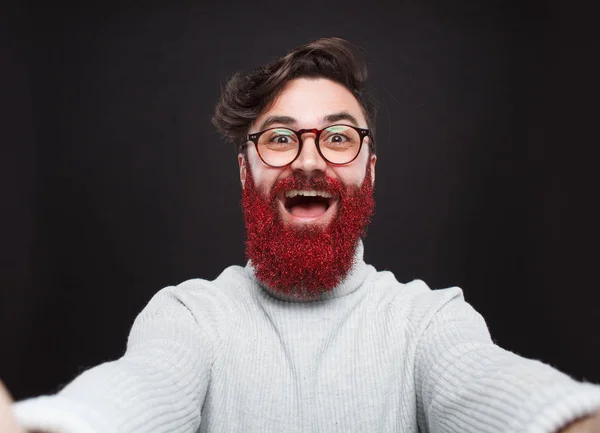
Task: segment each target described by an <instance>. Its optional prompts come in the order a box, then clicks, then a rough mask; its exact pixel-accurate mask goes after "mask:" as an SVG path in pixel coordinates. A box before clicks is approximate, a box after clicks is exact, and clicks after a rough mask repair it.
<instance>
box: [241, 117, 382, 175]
mask: <svg viewBox="0 0 600 433" xmlns="http://www.w3.org/2000/svg"><path fill="white" fill-rule="evenodd" d="M334 126H345V127H348V128H352V129H354V130H355V131H356V132H358V135H360V145H359V146H358V151H357V152H356V155H354V158H352V159H351V160H350V161H348V162H341V163H340V162H331V161H330V160H328V159H327V158H325V156H323V152H321V146H320V145H319V137H320V136H321V133H322V132H323V131H325V130H326V129H329V128H331V127H334ZM274 129H287V130H288V131H292V132H293V133H294V134H296V136H297V137H298V153H297V154H296V156H294V158H293V159H292V160H291V161H290V162H288V163H287V164H283V165H272V164H269V163H268V162H266V161H265V160H264V159H263V157H262V155H261V154H260V150H258V139H259V138H260V136H261V135H263V134H264V133H265V132H268V131H272V130H274ZM307 132H310V133H312V134H315V145H316V146H317V152H319V155H320V156H321V158H323V159H324V160H325V161H326V162H327V163H328V164H331V165H346V164H350V163H351V162H352V161H354V160H355V159H356V158H358V155H359V154H360V151H361V149H362V145H363V143H364V141H365V137H369V138H370V139H371V140H370V141H369V146H370V148H371V150H372V151H374V148H373V137H372V135H371V131H369V130H368V129H364V128H358V127H356V126H352V125H345V124H343V123H339V124H335V125H329V126H326V127H325V128H323V129H316V128H308V129H299V130H298V131H295V130H293V129H291V128H287V127H285V126H277V127H274V128H268V129H265V130H264V131H260V132H255V133H254V134H248V137H247V141H246V143H244V146H245V145H246V144H247V143H248V141H251V142H252V143H254V147H255V148H256V153H257V154H258V157H259V158H260V160H261V161H262V162H264V163H265V164H266V165H268V166H269V167H273V168H281V167H285V166H286V165H290V164H291V163H293V162H294V161H295V160H296V159H297V158H298V156H300V153H301V152H302V145H303V144H304V141H303V140H302V135H303V134H306V133H307ZM242 147H243V146H242Z"/></svg>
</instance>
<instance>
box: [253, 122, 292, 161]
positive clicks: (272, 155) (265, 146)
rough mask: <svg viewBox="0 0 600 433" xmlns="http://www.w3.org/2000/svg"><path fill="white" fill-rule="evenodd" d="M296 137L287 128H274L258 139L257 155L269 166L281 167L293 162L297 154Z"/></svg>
mask: <svg viewBox="0 0 600 433" xmlns="http://www.w3.org/2000/svg"><path fill="white" fill-rule="evenodd" d="M298 145H299V143H298V136H297V135H296V133H295V132H294V131H292V130H290V129H287V128H274V129H269V130H267V131H265V132H264V133H263V134H262V135H261V136H260V137H259V138H258V153H259V154H260V156H261V157H262V159H263V160H264V161H265V162H266V163H267V164H269V165H274V166H283V165H287V164H289V163H290V162H292V161H293V160H294V158H295V157H296V155H297V154H298Z"/></svg>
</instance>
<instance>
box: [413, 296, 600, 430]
mask: <svg viewBox="0 0 600 433" xmlns="http://www.w3.org/2000/svg"><path fill="white" fill-rule="evenodd" d="M416 389H417V396H418V407H419V422H420V424H421V426H422V428H423V429H424V430H425V431H428V432H436V433H441V432H444V433H446V432H461V433H466V432H473V433H475V432H477V433H492V432H507V431H511V432H528V433H555V432H558V431H560V430H561V429H563V428H565V426H567V425H568V424H569V423H571V422H573V421H574V420H576V419H579V418H582V417H585V416H588V415H590V414H592V413H594V412H595V411H597V410H598V409H600V387H598V386H596V385H591V384H584V383H579V382H576V381H574V380H573V379H571V378H570V377H568V376H567V375H565V374H563V373H561V372H559V371H557V370H555V369H553V368H552V367H550V366H548V365H546V364H544V363H542V362H539V361H534V360H530V359H525V358H522V357H520V356H518V355H516V354H514V353H511V352H509V351H506V350H503V349H501V348H500V347H498V346H496V345H495V344H494V343H493V342H492V340H491V338H490V336H489V333H488V330H487V326H486V324H485V322H484V321H483V319H482V317H481V316H480V315H479V314H478V313H477V312H476V311H474V310H473V308H472V307H470V306H469V305H468V304H467V303H466V302H464V300H463V299H462V296H461V295H457V296H455V297H453V298H452V299H450V300H449V301H448V302H446V303H445V304H444V305H443V306H442V307H441V308H440V309H439V310H438V311H437V312H436V314H435V315H434V316H433V317H432V318H431V320H430V321H429V322H428V324H427V327H426V329H425V330H424V331H423V332H422V335H421V337H420V341H419V346H418V350H417V355H416ZM579 425H582V424H579ZM572 427H573V428H576V427H577V424H573V426H572ZM575 431H577V430H575ZM569 433H571V432H569Z"/></svg>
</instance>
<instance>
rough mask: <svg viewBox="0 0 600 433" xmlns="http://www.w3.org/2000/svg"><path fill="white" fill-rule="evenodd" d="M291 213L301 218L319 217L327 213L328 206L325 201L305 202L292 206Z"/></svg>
mask: <svg viewBox="0 0 600 433" xmlns="http://www.w3.org/2000/svg"><path fill="white" fill-rule="evenodd" d="M290 210H291V212H290V213H291V214H292V215H293V216H295V217H299V218H314V217H319V216H321V215H323V214H324V213H325V211H326V210H327V206H325V205H324V204H323V203H315V202H312V203H303V204H297V205H295V206H292V208H291V209H290Z"/></svg>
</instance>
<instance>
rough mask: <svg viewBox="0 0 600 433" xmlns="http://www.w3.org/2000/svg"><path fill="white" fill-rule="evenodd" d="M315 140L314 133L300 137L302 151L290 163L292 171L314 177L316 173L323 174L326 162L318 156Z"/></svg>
mask: <svg viewBox="0 0 600 433" xmlns="http://www.w3.org/2000/svg"><path fill="white" fill-rule="evenodd" d="M315 140H316V136H315V134H314V133H306V134H305V135H304V136H303V137H302V150H301V152H300V155H298V157H297V158H296V159H295V160H294V162H292V165H291V168H292V170H294V171H296V170H299V171H303V172H304V173H305V174H306V175H307V176H311V175H314V174H315V173H316V172H325V170H326V169H327V161H325V160H324V159H323V158H322V157H321V155H320V154H319V151H318V150H317V143H316V141H315Z"/></svg>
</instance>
